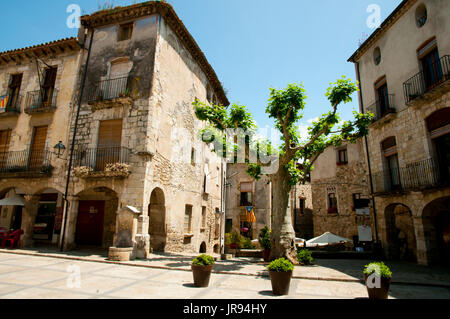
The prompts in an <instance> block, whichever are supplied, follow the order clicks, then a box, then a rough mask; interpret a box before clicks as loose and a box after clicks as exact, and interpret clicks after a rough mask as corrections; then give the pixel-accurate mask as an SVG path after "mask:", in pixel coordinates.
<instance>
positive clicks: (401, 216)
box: [384, 203, 417, 261]
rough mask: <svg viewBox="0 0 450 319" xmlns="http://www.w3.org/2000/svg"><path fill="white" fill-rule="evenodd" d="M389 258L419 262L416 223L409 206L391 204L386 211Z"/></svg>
mask: <svg viewBox="0 0 450 319" xmlns="http://www.w3.org/2000/svg"><path fill="white" fill-rule="evenodd" d="M384 214H385V222H386V224H385V227H386V240H387V257H388V258H389V259H400V260H408V261H416V260H417V242H416V234H415V229H414V221H413V215H412V213H411V210H410V209H409V207H408V206H406V205H404V204H400V203H394V204H390V205H388V206H387V207H386V209H385V212H384Z"/></svg>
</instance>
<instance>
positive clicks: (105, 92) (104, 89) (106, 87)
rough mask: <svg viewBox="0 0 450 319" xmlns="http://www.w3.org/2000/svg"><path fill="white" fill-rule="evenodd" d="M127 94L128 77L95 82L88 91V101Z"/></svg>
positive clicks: (97, 100)
mask: <svg viewBox="0 0 450 319" xmlns="http://www.w3.org/2000/svg"><path fill="white" fill-rule="evenodd" d="M127 96H129V90H128V77H120V78H116V79H111V80H103V81H99V82H97V83H96V84H95V85H94V86H93V87H92V88H91V90H90V91H89V92H88V102H89V103H92V102H101V101H104V100H112V99H116V98H119V97H127Z"/></svg>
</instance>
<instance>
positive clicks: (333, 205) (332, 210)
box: [328, 193, 338, 214]
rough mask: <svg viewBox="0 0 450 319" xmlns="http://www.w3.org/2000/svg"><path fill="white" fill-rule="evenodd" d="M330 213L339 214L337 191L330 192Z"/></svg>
mask: <svg viewBox="0 0 450 319" xmlns="http://www.w3.org/2000/svg"><path fill="white" fill-rule="evenodd" d="M328 213H329V214H337V213H338V208H337V198H336V194H335V193H329V194H328Z"/></svg>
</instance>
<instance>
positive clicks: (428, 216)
mask: <svg viewBox="0 0 450 319" xmlns="http://www.w3.org/2000/svg"><path fill="white" fill-rule="evenodd" d="M422 223H423V232H424V240H425V253H426V259H427V263H428V264H437V263H442V264H450V196H445V197H441V198H437V199H435V200H433V201H431V202H429V203H428V204H427V205H426V206H425V207H424V209H423V211H422Z"/></svg>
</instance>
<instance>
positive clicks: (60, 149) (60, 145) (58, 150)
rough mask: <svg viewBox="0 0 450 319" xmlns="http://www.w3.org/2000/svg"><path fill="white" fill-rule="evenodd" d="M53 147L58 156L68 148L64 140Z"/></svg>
mask: <svg viewBox="0 0 450 319" xmlns="http://www.w3.org/2000/svg"><path fill="white" fill-rule="evenodd" d="M53 149H54V150H55V154H56V155H57V156H58V158H59V157H60V156H61V155H63V154H64V151H65V150H66V147H65V146H64V144H63V143H62V141H59V142H58V144H56V145H55V146H54V147H53Z"/></svg>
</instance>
